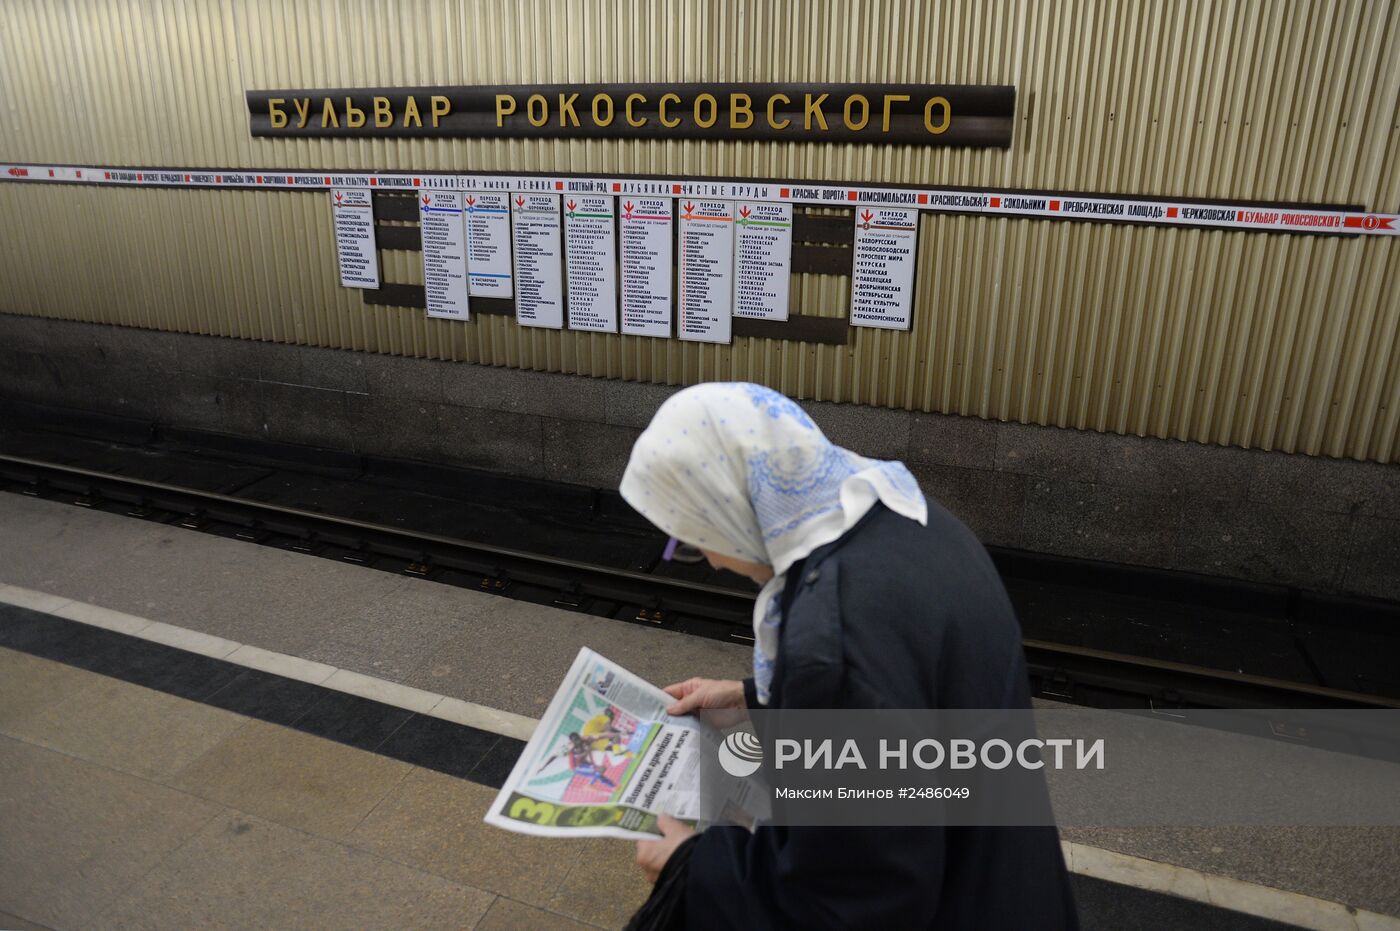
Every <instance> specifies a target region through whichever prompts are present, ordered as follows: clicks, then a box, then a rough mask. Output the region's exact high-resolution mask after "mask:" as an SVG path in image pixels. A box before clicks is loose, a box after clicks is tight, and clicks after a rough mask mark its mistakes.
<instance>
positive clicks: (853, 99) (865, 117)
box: [841, 94, 870, 133]
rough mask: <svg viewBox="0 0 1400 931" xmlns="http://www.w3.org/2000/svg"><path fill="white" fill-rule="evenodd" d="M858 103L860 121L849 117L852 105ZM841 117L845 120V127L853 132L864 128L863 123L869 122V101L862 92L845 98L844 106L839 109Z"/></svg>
mask: <svg viewBox="0 0 1400 931" xmlns="http://www.w3.org/2000/svg"><path fill="white" fill-rule="evenodd" d="M855 103H859V104H860V122H856V121H855V120H853V119H851V110H852V109H854V107H853V106H852V105H853V104H855ZM841 119H843V120H845V122H846V128H847V129H849V130H850V131H851V132H853V133H858V132H860V131H861V130H862V129H864V128H865V124H866V123H869V122H870V101H868V100H866V99H865V96H864V95H863V94H852V95H851V96H849V97H847V98H846V106H845V107H844V108H843V109H842V111H841Z"/></svg>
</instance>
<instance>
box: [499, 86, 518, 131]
mask: <svg viewBox="0 0 1400 931" xmlns="http://www.w3.org/2000/svg"><path fill="white" fill-rule="evenodd" d="M514 112H515V98H514V97H512V96H511V95H510V94H497V95H496V125H497V126H504V125H506V117H508V116H510V115H511V114H512V113H514Z"/></svg>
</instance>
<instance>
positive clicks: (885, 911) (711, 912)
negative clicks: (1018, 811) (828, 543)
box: [686, 505, 1077, 931]
mask: <svg viewBox="0 0 1400 931" xmlns="http://www.w3.org/2000/svg"><path fill="white" fill-rule="evenodd" d="M930 510H931V513H930V522H929V526H928V527H920V526H919V525H917V524H915V523H914V522H912V521H906V520H904V519H903V518H900V517H898V516H896V515H894V514H893V513H892V512H888V511H885V510H884V509H883V508H880V507H878V506H877V508H876V509H875V511H872V513H871V515H868V518H867V520H865V521H863V522H862V524H861V525H859V526H858V527H857V528H856V531H855V532H852V533H850V534H848V535H847V537H846V538H843V540H842V541H840V542H839V544H838V545H834V546H833V547H832V549H831V550H830V551H829V552H827V553H825V554H823V555H822V556H821V557H820V558H819V557H818V554H813V556H812V557H810V558H809V559H808V561H807V565H806V566H804V567H802V569H801V574H800V575H799V576H796V577H794V578H792V579H791V582H790V584H791V586H792V588H791V590H790V591H789V593H788V594H789V596H790V599H791V600H788V601H786V604H787V607H788V610H787V611H786V612H785V613H786V615H787V620H786V621H785V622H784V625H783V632H782V642H781V644H780V648H779V656H778V664H777V668H776V671H775V678H774V687H773V698H772V702H773V706H774V707H781V708H877V707H884V708H929V707H951V708H997V707H1013V708H1019V707H1029V696H1028V694H1027V689H1026V683H1025V666H1024V659H1023V656H1022V652H1021V645H1020V630H1019V626H1018V625H1017V624H1016V621H1015V615H1014V613H1013V612H1012V610H1011V607H1010V603H1009V601H1008V600H1007V598H1006V594H1005V591H1004V590H1003V589H1002V588H1001V584H1000V581H999V579H998V578H997V575H996V571H995V569H994V567H993V566H992V565H991V561H990V560H989V559H988V558H987V555H986V552H985V551H984V550H983V549H982V548H981V545H980V544H978V543H977V541H976V538H975V537H973V536H972V534H971V533H970V532H969V531H968V530H967V529H966V528H965V527H963V526H962V525H961V524H959V523H958V522H957V521H956V519H954V518H952V517H951V515H949V514H948V513H947V512H946V511H944V510H943V509H942V508H939V507H937V505H931V508H930ZM819 552H820V551H819ZM745 695H746V697H747V698H748V699H749V701H750V704H752V703H753V690H752V687H751V685H750V684H749V683H746V684H745ZM686 890H687V891H686V912H687V917H688V921H689V927H691V928H697V929H698V928H726V927H728V928H755V929H765V928H772V929H783V928H804V929H805V928H890V929H894V928H899V929H917V928H933V927H937V928H940V929H943V928H958V929H979V931H980V929H987V928H992V929H997V928H1022V927H1037V928H1046V929H1059V928H1074V927H1076V925H1077V922H1076V918H1075V914H1074V905H1073V896H1072V893H1071V891H1070V887H1069V878H1068V876H1067V874H1066V872H1065V866H1064V860H1063V858H1062V857H1061V855H1060V845H1059V838H1058V836H1057V834H1056V831H1055V829H1054V828H1053V827H946V828H945V827H935V826H930V827H908V828H887V827H871V828H821V827H812V828H787V827H774V826H767V827H760V828H759V829H758V830H757V831H755V832H753V833H752V834H751V833H749V832H747V831H745V830H743V829H742V828H729V827H726V828H710V829H709V830H707V831H705V832H704V833H703V834H702V835H701V836H700V838H699V840H698V841H697V842H696V843H695V844H694V847H693V850H692V855H691V860H690V866H689V875H688V877H687V884H686Z"/></svg>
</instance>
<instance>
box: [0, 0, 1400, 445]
mask: <svg viewBox="0 0 1400 931" xmlns="http://www.w3.org/2000/svg"><path fill="white" fill-rule="evenodd" d="M699 80H714V81H734V80H781V81H951V82H970V83H1011V84H1015V85H1016V87H1017V92H1018V100H1017V108H1018V112H1017V120H1016V129H1015V140H1014V144H1013V145H1012V147H1011V148H1010V149H1009V150H1000V149H986V150H963V149H916V148H911V147H874V146H869V147H860V146H845V145H825V144H823V145H793V144H787V145H782V144H776V143H722V142H698V141H697V142H665V143H645V142H635V141H588V142H583V141H579V142H568V141H520V140H513V141H481V140H409V141H368V140H256V139H253V138H251V137H250V136H249V134H248V126H247V111H246V107H245V104H244V101H243V91H244V90H245V89H249V88H254V89H256V88H268V87H334V86H354V85H363V86H372V85H377V86H385V85H390V86H392V85H400V86H402V85H416V84H489V83H532V82H565V81H570V82H575V81H619V82H625V81H699ZM0 159H3V160H14V161H21V160H23V161H36V162H46V161H47V162H77V163H85V164H127V165H172V166H181V167H183V166H210V167H215V166H217V167H290V168H387V169H393V168H421V169H480V170H491V169H520V170H531V169H534V170H558V171H588V170H596V171H612V172H650V173H684V174H711V175H730V176H746V175H761V176H775V177H791V178H813V179H833V180H842V179H848V180H888V181H902V182H922V183H931V184H964V185H994V186H1004V187H1024V188H1052V189H1078V190H1089V191H1107V192H1122V193H1141V194H1179V195H1185V196H1194V197H1223V198H1241V199H1245V198H1250V199H1264V200H1295V201H1296V200H1306V201H1333V202H1347V203H1356V204H1359V205H1362V206H1363V207H1365V208H1366V209H1368V210H1374V211H1382V212H1392V213H1393V212H1400V3H1397V2H1394V0H1353V2H1315V3H1309V2H1303V0H1277V2H1265V0H1259V2H1214V3H1212V2H1207V0H1160V2H1147V0H1145V2H1140V3H1133V2H1121V0H1082V2H1067V0H1066V2H1055V3H1048V2H1033V0H1025V2H971V0H968V2H954V0H948V2H944V0H937V2H935V0H926V2H855V0H848V2H842V0H811V2H800V0H793V2H784V3H776V2H774V3H765V2H738V0H730V2H720V0H671V2H653V0H633V2H601V0H493V2H469V0H435V2H426V0H418V2H400V0H377V2H370V0H358V2H356V0H279V2H271V0H264V2H241V0H163V2H157V0H149V2H135V0H105V2H104V0H6V2H5V3H3V4H0ZM0 246H3V248H0V277H2V278H3V288H0V310H5V311H13V312H19V313H36V314H43V315H49V316H61V317H69V318H78V319H85V320H98V321H108V322H113V323H123V324H131V325H139V326H152V327H160V328H165V329H178V330H190V331H197V332H206V333H218V334H226V335H230V336H241V337H251V338H259V339H275V340H285V341H293V342H304V343H311V344H317V345H326V346H340V347H349V348H355V349H366V350H372V351H380V352H394V353H406V354H411V355H423V356H433V357H442V358H452V359H462V360H469V361H476V362H487V363H492V364H501V365H510V366H521V367H528V368H538V369H548V370H557V371H565V372H580V373H584V374H591V375H597V376H605V377H611V378H627V379H641V380H650V381H668V382H693V381H697V380H701V379H712V378H745V379H751V380H756V381H762V382H765V383H767V384H770V385H773V386H774V387H777V388H780V389H782V390H784V391H786V392H788V393H790V394H793V395H796V396H799V397H804V398H815V399H823V400H837V401H853V402H857V403H863V404H877V405H888V406H896V407H909V408H914V409H923V410H937V411H946V412H956V413H965V414H975V415H978V416H982V417H988V418H995V419H1004V420H1018V421H1024V422H1028V423H1047V424H1058V425H1064V426H1073V427H1081V428H1087V429H1094V430H1108V431H1116V432H1123V433H1136V434H1144V435H1152V436H1162V437H1177V438H1182V439H1193V440H1201V441H1206V442H1215V443H1225V444H1235V445H1240V446H1252V447H1265V448H1276V449H1284V450H1294V451H1300V452H1307V453H1316V454H1326V455H1333V456H1350V457H1355V458H1370V459H1378V460H1381V461H1396V460H1400V241H1397V240H1396V239H1394V238H1357V239H1349V240H1336V239H1325V238H1314V237H1301V236H1296V237H1295V236H1279V235H1261V234H1251V233H1225V232H1199V231H1187V230H1168V229H1161V228H1134V227H1127V226H1106V225H1090V224H1073V223H1056V222H1047V221H1033V220H998V219H985V218H971V217H936V216H931V215H926V216H925V217H924V220H923V225H922V239H921V248H920V269H919V281H918V295H919V297H918V305H917V308H916V313H915V326H914V330H913V332H911V333H907V334H904V333H891V332H883V331H875V330H864V329H862V330H858V331H857V333H856V338H855V341H854V344H853V345H852V346H847V347H834V346H814V345H808V344H798V343H785V342H778V341H770V340H757V339H747V338H741V339H737V340H736V341H735V343H734V345H733V346H732V347H712V346H698V345H693V344H685V345H682V344H680V343H678V342H674V341H664V340H661V341H658V340H650V339H645V338H641V337H616V336H604V335H586V334H574V333H568V332H564V333H558V332H552V331H543V330H530V329H521V328H518V327H516V326H515V325H514V323H513V322H512V321H510V320H509V319H506V318H501V317H481V318H479V319H477V320H475V321H473V322H472V323H469V324H461V323H453V322H443V321H430V320H427V319H426V318H425V317H424V316H423V314H422V312H421V311H413V310H407V309H393V308H383V307H370V306H365V305H363V304H362V303H361V300H360V297H359V294H358V293H357V292H354V291H347V290H343V289H341V288H339V287H338V286H337V284H336V280H335V261H334V243H333V239H332V236H331V230H330V219H329V215H328V208H327V205H326V201H325V198H324V196H323V195H312V194H306V193H272V192H207V191H141V190H102V189H93V188H57V187H52V188H51V187H45V186H39V185H10V184H0ZM421 274H422V273H421V268H420V266H419V258H418V256H417V255H416V254H413V253H401V252H400V253H385V269H384V277H385V279H386V280H388V281H400V282H417V281H421ZM845 290H846V279H844V278H832V277H818V276H800V277H799V279H797V280H796V281H795V288H794V291H795V295H794V306H795V309H797V310H800V311H802V312H804V313H823V314H830V315H844V314H845V309H846V299H847V298H846V294H845Z"/></svg>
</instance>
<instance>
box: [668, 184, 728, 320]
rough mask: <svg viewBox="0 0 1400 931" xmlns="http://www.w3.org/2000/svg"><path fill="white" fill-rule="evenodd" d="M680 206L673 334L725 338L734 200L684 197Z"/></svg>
mask: <svg viewBox="0 0 1400 931" xmlns="http://www.w3.org/2000/svg"><path fill="white" fill-rule="evenodd" d="M680 209H681V223H680V229H679V239H680V259H679V261H678V262H677V263H676V264H677V267H678V268H679V269H680V276H681V280H680V288H679V290H678V294H679V297H678V300H677V303H678V304H679V306H680V314H679V318H678V323H677V325H676V335H677V336H679V337H680V338H681V339H688V340H695V341H697V342H702V343H728V342H730V331H731V329H732V327H733V323H734V316H733V309H734V202H733V201H729V200H701V199H699V198H695V199H687V200H685V201H684V202H683V203H682V204H681V208H680Z"/></svg>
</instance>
